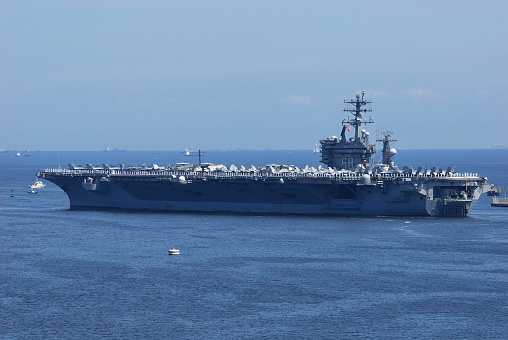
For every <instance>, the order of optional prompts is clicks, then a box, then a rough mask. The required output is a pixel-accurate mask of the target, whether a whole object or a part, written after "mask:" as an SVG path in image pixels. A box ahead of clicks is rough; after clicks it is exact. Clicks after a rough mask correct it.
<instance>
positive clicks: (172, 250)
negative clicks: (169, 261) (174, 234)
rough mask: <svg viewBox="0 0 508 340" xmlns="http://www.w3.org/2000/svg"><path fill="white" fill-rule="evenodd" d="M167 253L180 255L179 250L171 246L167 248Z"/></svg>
mask: <svg viewBox="0 0 508 340" xmlns="http://www.w3.org/2000/svg"><path fill="white" fill-rule="evenodd" d="M168 255H180V250H178V249H176V248H173V249H169V250H168Z"/></svg>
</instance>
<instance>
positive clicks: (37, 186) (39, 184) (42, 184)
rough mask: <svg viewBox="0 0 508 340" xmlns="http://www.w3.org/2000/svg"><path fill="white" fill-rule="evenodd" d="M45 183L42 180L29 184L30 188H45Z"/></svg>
mask: <svg viewBox="0 0 508 340" xmlns="http://www.w3.org/2000/svg"><path fill="white" fill-rule="evenodd" d="M45 187H46V184H44V183H42V181H35V183H34V184H32V185H30V186H29V188H30V189H42V188H45Z"/></svg>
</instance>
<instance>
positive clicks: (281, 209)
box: [37, 92, 498, 217]
mask: <svg viewBox="0 0 508 340" xmlns="http://www.w3.org/2000/svg"><path fill="white" fill-rule="evenodd" d="M364 96H365V93H364V92H362V94H361V95H360V94H358V95H356V99H352V100H349V101H345V103H346V105H351V106H348V107H347V108H346V109H345V110H344V111H346V112H348V114H350V115H352V117H351V118H350V119H346V120H343V121H342V131H341V136H340V139H339V138H337V137H336V136H332V137H328V138H324V139H321V140H320V144H321V162H322V163H323V164H324V165H322V166H319V167H317V168H316V167H313V166H306V167H295V166H288V165H275V164H271V165H267V166H263V167H255V166H250V167H245V166H235V165H231V166H229V167H228V166H225V165H215V164H210V163H206V164H196V165H192V164H187V163H182V164H177V165H175V166H171V165H169V166H157V165H155V164H154V165H153V166H152V167H146V166H142V167H131V166H124V165H120V166H118V167H111V166H108V165H103V166H101V167H95V166H92V165H91V164H88V165H86V166H83V167H76V166H74V165H70V166H69V168H68V169H46V170H44V171H41V172H39V173H38V174H37V176H38V177H40V178H42V179H45V180H48V181H50V182H53V183H55V184H56V185H58V186H59V187H60V188H61V189H62V190H63V191H64V192H65V193H66V194H67V196H68V198H69V203H70V207H71V209H132V210H153V211H175V212H207V213H249V214H310V215H384V216H450V217H462V216H466V215H467V214H468V213H469V212H470V211H471V209H472V208H473V206H474V204H475V203H476V202H477V200H478V199H479V198H480V196H481V195H482V194H484V193H490V194H495V193H497V192H498V191H497V189H496V188H494V186H493V185H491V184H488V182H487V178H485V177H481V176H479V175H477V174H472V173H457V172H455V170H454V169H452V168H448V169H446V170H441V169H438V168H435V167H434V168H432V169H430V170H427V169H426V168H421V167H420V168H418V169H417V170H414V169H413V168H412V167H407V166H405V167H403V168H402V169H399V168H398V167H397V166H396V165H395V163H394V161H393V157H394V156H395V155H396V150H395V149H393V148H392V147H391V144H390V143H391V142H393V141H395V139H394V138H393V137H392V134H393V133H392V132H388V131H386V132H384V133H383V135H384V138H383V139H379V140H378V141H381V142H382V143H383V150H382V162H381V163H377V164H376V162H375V161H374V155H375V152H376V145H375V144H371V143H370V141H369V133H368V132H366V131H365V130H363V129H362V126H363V125H366V124H370V123H373V121H372V119H370V118H369V119H364V117H363V115H364V114H365V113H366V112H370V111H371V109H370V108H367V107H366V106H367V105H368V104H370V103H371V101H367V100H365V99H364ZM350 127H352V128H353V129H354V136H353V137H351V138H349V139H347V137H346V131H348V130H350Z"/></svg>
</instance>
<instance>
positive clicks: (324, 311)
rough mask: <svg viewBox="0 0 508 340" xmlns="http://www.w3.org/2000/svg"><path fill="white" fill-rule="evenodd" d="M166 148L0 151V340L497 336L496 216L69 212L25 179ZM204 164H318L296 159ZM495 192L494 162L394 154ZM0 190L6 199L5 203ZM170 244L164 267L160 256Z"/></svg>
mask: <svg viewBox="0 0 508 340" xmlns="http://www.w3.org/2000/svg"><path fill="white" fill-rule="evenodd" d="M189 160H191V161H197V160H196V159H195V158H189V157H182V156H181V155H180V154H179V153H178V152H120V153H104V152H60V153H57V152H47V153H45V152H40V153H34V154H32V156H30V157H13V154H12V153H10V154H0V207H1V208H0V242H1V250H0V304H1V305H0V307H1V308H0V313H1V314H0V315H1V316H0V336H1V337H2V338H5V339H9V338H19V339H27V338H44V339H46V338H66V339H69V338H170V337H179V338H212V339H215V338H221V339H222V338H247V339H258V338H267V339H315V338H316V339H317V338H334V339H336V338H376V339H393V338H421V339H428V338H448V339H458V338H470V339H506V338H508V328H507V326H506V325H507V324H508V222H507V217H508V209H502V208H493V207H490V198H489V197H487V196H484V197H482V200H481V201H480V202H479V203H478V204H477V205H476V206H475V208H474V209H473V212H472V213H471V214H470V216H469V217H467V218H464V219H442V218H350V217H348V218H336V217H334V218H327V217H293V216H235V215H204V214H203V215H192V214H171V213H132V212H131V213H119V212H94V211H69V210H68V201H67V197H66V195H65V194H64V193H63V192H62V191H61V190H60V189H59V188H58V187H56V186H54V185H52V184H51V183H47V184H48V186H47V187H46V188H45V189H41V190H38V192H39V193H38V194H37V195H30V194H28V193H27V188H26V187H27V186H28V185H29V184H32V183H33V182H34V181H35V172H36V171H38V170H40V169H42V168H45V167H57V166H58V164H59V163H60V164H61V165H62V167H64V166H65V167H66V166H67V163H75V164H76V165H77V164H85V163H94V164H102V163H108V164H114V165H116V164H119V163H125V164H143V163H144V164H147V165H150V164H152V163H157V164H159V165H165V164H167V163H172V164H174V163H176V162H181V161H187V162H189ZM203 161H206V162H215V163H224V164H231V163H234V164H237V165H238V164H244V165H246V166H247V165H250V164H251V163H252V164H254V165H264V164H268V163H286V164H295V165H304V164H314V165H317V164H318V157H317V156H314V155H312V154H311V153H310V152H308V151H228V152H212V151H209V152H208V153H207V155H206V156H205V157H204V158H203ZM397 162H398V163H399V164H401V165H403V164H411V165H413V166H414V167H417V166H419V165H436V166H440V167H447V166H450V165H455V166H456V169H457V170H458V171H464V172H478V173H480V174H481V175H485V176H488V177H489V179H491V181H492V182H493V183H495V184H496V185H497V186H501V187H503V189H507V188H508V176H507V175H508V173H507V170H506V169H508V150H441V151H424V150H417V151H400V152H399V155H398V156H397ZM11 190H14V192H15V197H13V198H11V197H10V193H11ZM172 247H176V248H179V249H180V252H181V255H180V256H168V255H167V250H168V249H169V248H172Z"/></svg>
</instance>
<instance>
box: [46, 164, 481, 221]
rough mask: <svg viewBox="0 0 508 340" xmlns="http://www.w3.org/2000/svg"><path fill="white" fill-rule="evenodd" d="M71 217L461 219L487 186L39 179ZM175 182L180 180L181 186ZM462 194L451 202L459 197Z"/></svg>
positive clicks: (53, 174) (65, 174)
mask: <svg viewBox="0 0 508 340" xmlns="http://www.w3.org/2000/svg"><path fill="white" fill-rule="evenodd" d="M38 176H39V177H41V178H44V179H46V180H49V181H51V182H53V183H55V184H56V185H58V186H59V187H60V188H62V189H63V190H64V192H65V193H66V194H67V196H68V197H69V202H70V207H71V208H75V209H79V208H81V209H83V208H84V209H134V210H152V211H175V212H208V213H212V212H217V213H254V214H311V215H382V216H466V215H467V214H468V213H469V211H470V210H471V208H472V207H473V205H474V203H475V202H476V201H477V199H478V198H479V196H480V194H481V193H482V192H483V191H484V183H485V180H484V179H483V178H479V177H478V178H474V179H475V180H472V179H468V180H467V181H469V184H466V182H467V181H466V180H460V179H450V178H445V177H443V178H419V177H411V178H372V179H369V180H368V181H365V180H364V181H363V182H362V181H361V180H360V178H326V177H308V176H305V177H303V176H302V177H294V176H289V177H280V176H265V177H263V176H241V177H239V176H224V177H217V176H208V177H203V176H197V175H194V174H190V173H185V172H182V173H177V174H172V175H169V174H160V173H150V172H147V173H145V174H143V175H135V174H118V173H117V174H115V173H111V172H86V171H49V170H46V171H43V172H41V173H39V174H38ZM181 178H185V179H184V180H182V179H181ZM464 191H466V192H467V193H468V194H467V195H463V196H462V197H459V198H453V195H454V194H455V193H458V192H464Z"/></svg>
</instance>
